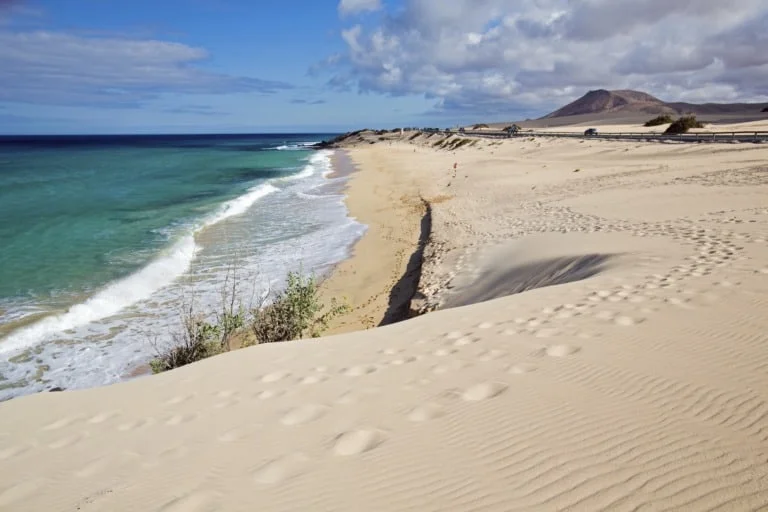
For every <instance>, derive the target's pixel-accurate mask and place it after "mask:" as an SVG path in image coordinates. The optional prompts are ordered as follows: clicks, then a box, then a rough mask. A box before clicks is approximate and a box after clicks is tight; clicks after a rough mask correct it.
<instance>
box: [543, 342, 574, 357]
mask: <svg viewBox="0 0 768 512" xmlns="http://www.w3.org/2000/svg"><path fill="white" fill-rule="evenodd" d="M580 351H581V348H580V347H577V346H575V345H552V346H549V347H547V348H546V349H545V350H544V353H545V354H546V355H548V356H549V357H568V356H572V355H574V354H576V353H578V352H580Z"/></svg>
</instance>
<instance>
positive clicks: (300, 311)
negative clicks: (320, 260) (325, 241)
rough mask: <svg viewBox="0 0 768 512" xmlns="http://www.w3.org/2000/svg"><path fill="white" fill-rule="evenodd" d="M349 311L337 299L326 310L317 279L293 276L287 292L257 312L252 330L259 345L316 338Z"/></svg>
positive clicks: (294, 273)
mask: <svg viewBox="0 0 768 512" xmlns="http://www.w3.org/2000/svg"><path fill="white" fill-rule="evenodd" d="M348 311H349V308H348V306H347V305H346V304H339V303H338V302H337V301H336V299H331V304H330V306H329V307H328V308H327V309H326V308H325V306H324V305H323V303H322V301H321V299H320V291H319V287H318V284H317V282H316V281H315V279H314V278H313V277H306V278H305V277H302V276H301V274H299V273H296V272H289V273H288V280H287V286H286V289H285V290H284V291H282V292H279V293H277V294H276V295H275V298H274V300H273V302H272V303H271V304H270V305H268V306H267V307H265V308H262V309H257V310H254V311H253V321H252V323H251V329H252V330H253V333H254V334H255V336H256V342H257V343H276V342H280V341H291V340H297V339H301V338H306V337H312V338H316V337H318V336H320V335H321V334H322V332H323V331H325V330H326V329H327V328H328V324H329V322H330V321H331V320H333V319H334V318H335V317H337V316H339V315H341V314H344V313H346V312H348Z"/></svg>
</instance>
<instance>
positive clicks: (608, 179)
mask: <svg viewBox="0 0 768 512" xmlns="http://www.w3.org/2000/svg"><path fill="white" fill-rule="evenodd" d="M454 139H455V137H454ZM370 142H374V143H373V144H371V143H370ZM445 147H446V143H445V141H442V137H441V136H437V135H435V136H431V137H430V136H428V135H415V134H408V133H406V134H405V135H402V136H401V135H388V136H386V137H383V140H379V137H378V136H373V135H365V136H364V137H362V138H361V140H359V141H357V140H354V141H351V142H349V143H347V144H346V145H345V147H344V151H346V152H347V154H348V155H349V158H350V159H351V161H352V162H354V164H355V165H356V167H357V172H355V173H353V175H352V178H351V180H350V182H349V186H348V189H347V194H348V199H347V205H348V208H349V210H350V214H351V215H352V216H353V217H355V218H357V219H358V220H359V221H360V222H363V223H365V224H367V225H368V226H369V228H368V231H367V233H366V234H365V235H364V236H363V238H362V239H361V240H360V241H359V242H358V243H357V245H356V246H355V248H354V255H353V257H352V258H351V259H349V260H348V261H346V262H344V263H342V264H340V265H339V266H338V267H337V268H336V270H335V272H334V274H333V275H332V276H331V277H330V278H329V279H328V280H327V281H326V282H325V283H324V293H327V294H329V295H335V296H346V297H347V298H348V300H349V302H350V303H351V305H352V306H353V308H354V311H353V313H351V314H350V315H349V316H348V317H346V318H344V319H343V320H342V321H341V322H340V323H339V324H338V325H336V326H335V329H336V331H335V332H339V333H342V334H338V335H333V336H329V337H326V338H322V339H317V340H307V341H298V342H291V343H283V344H272V345H263V346H257V347H252V348H249V349H245V350H239V351H235V352H231V353H228V354H225V355H222V356H217V357H214V358H211V359H208V360H205V361H202V362H200V363H197V364H194V365H190V366H187V367H184V368H181V369H179V370H176V371H172V372H168V373H165V374H162V375H158V376H153V377H148V378H141V379H137V380H134V381H131V382H126V383H122V384H118V385H113V386H109V387H103V388H97V389H89V390H83V391H74V392H64V393H46V394H38V395H33V396H25V397H22V398H19V399H14V400H11V401H8V402H5V403H2V404H0V461H1V462H2V463H1V464H0V510H8V511H14V512H15V511H27V510H29V511H41V510H46V511H47V510H73V511H74V510H83V511H87V510H93V511H101V510H105V511H142V512H143V511H148V510H158V511H166V512H169V511H171V512H180V511H184V512H193V511H194V512H203V511H213V510H221V511H239V510H243V511H245V510H253V509H255V508H257V509H260V510H313V511H318V510H329V511H331V510H334V511H335V510H349V511H359V510H381V511H395V510H411V511H419V512H421V511H427V510H434V511H447V510H451V511H453V510H455V511H469V510H478V511H479V510H483V511H486V510H488V511H499V512H501V511H510V510H552V511H554V510H584V511H594V510H627V511H635V510H758V509H761V508H765V507H766V506H768V464H767V461H768V315H767V314H766V312H767V311H768V146H766V145H764V144H762V145H761V144H690V145H687V144H660V143H645V142H642V143H641V142H625V141H602V140H580V139H554V138H539V139H536V138H516V139H512V140H505V141H489V140H480V139H474V140H472V141H470V142H468V143H466V144H464V145H463V146H461V147H460V148H458V149H455V150H450V149H445ZM422 253H423V254H422ZM412 287H417V289H416V292H415V294H413V297H412V296H411V295H412V293H411V292H412V291H413V290H412V289H411V288H412ZM412 311H420V312H427V311H429V313H427V314H424V315H421V316H418V317H416V318H412V319H410V320H407V321H403V322H399V323H395V324H394V325H388V326H386V327H380V328H373V329H368V328H372V327H375V326H377V325H379V324H381V323H382V322H384V321H385V319H386V318H387V316H388V315H395V312H396V314H397V315H404V314H407V313H408V312H412ZM361 328H366V329H368V330H364V331H358V332H346V331H354V330H358V329H361Z"/></svg>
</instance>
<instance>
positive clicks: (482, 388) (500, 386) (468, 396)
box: [461, 382, 508, 402]
mask: <svg viewBox="0 0 768 512" xmlns="http://www.w3.org/2000/svg"><path fill="white" fill-rule="evenodd" d="M507 387H508V386H507V385H506V384H504V383H501V382H481V383H479V384H475V385H474V386H470V387H468V388H467V389H466V390H464V392H463V393H462V394H461V398H462V399H464V400H465V401H467V402H479V401H481V400H488V399H490V398H494V397H497V396H499V395H500V394H502V393H504V392H505V391H506V390H507Z"/></svg>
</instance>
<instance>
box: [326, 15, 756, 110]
mask: <svg viewBox="0 0 768 512" xmlns="http://www.w3.org/2000/svg"><path fill="white" fill-rule="evenodd" d="M766 26H768V4H766V2H765V1H764V0H740V1H739V2H723V1H722V0H675V1H669V0H530V1H526V2H511V1H509V0H451V1H450V2H446V1H444V0H404V5H403V7H402V8H401V9H399V10H398V11H396V12H394V11H393V12H385V13H384V16H383V19H382V21H381V22H380V23H379V24H378V25H376V26H362V25H352V26H349V27H347V28H346V29H345V30H344V31H343V32H342V34H341V37H342V40H343V41H344V43H345V46H346V48H345V51H344V52H343V53H342V54H340V55H337V56H333V58H331V59H328V60H327V61H326V64H325V69H326V71H329V72H330V78H329V83H330V84H331V85H332V86H334V87H338V88H352V89H357V90H358V91H360V92H373V93H381V94H389V95H407V94H415V95H423V96H426V97H427V98H434V100H435V105H436V108H437V110H438V111H439V112H445V113H448V114H450V113H455V112H466V113H474V114H506V113H509V114H510V115H513V114H514V113H522V112H525V113H530V112H536V113H540V114H541V113H545V112H546V111H547V110H548V109H552V108H554V107H556V106H559V105H561V104H562V103H563V102H565V101H569V100H572V99H574V98H576V97H578V96H580V95H582V94H584V93H585V92H586V91H587V90H589V89H594V88H636V89H641V90H644V91H647V92H650V93H652V94H657V95H659V96H661V97H662V98H663V99H666V100H670V101H672V100H690V99H693V98H700V99H704V100H706V101H734V100H738V101H766V99H768V97H767V96H766V95H767V94H768V90H767V89H768V86H766V84H768V52H766V51H765V48H767V47H768V31H766V30H765V27H766Z"/></svg>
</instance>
